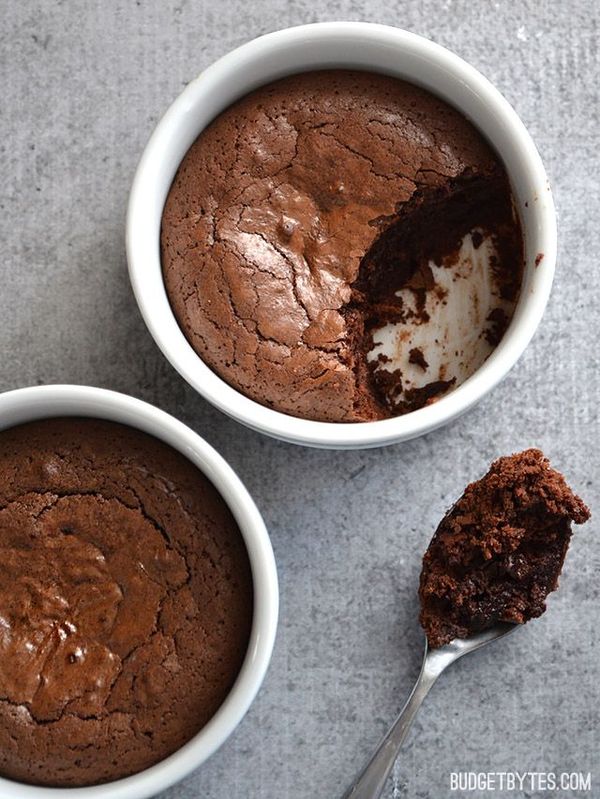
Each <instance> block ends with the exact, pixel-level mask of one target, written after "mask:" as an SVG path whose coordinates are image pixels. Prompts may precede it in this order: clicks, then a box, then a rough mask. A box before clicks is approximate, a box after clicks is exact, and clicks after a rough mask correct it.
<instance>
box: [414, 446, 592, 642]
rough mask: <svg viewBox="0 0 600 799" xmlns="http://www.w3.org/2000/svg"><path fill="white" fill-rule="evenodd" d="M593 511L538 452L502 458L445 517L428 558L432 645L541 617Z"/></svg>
mask: <svg viewBox="0 0 600 799" xmlns="http://www.w3.org/2000/svg"><path fill="white" fill-rule="evenodd" d="M589 516H590V512H589V510H588V509H587V507H586V506H585V505H584V503H583V502H582V500H581V499H580V498H579V497H578V496H576V495H575V494H574V493H573V492H572V491H571V489H570V488H569V486H568V485H567V483H566V482H565V479H564V477H563V476H562V475H561V474H559V472H557V471H555V470H554V469H552V468H551V467H550V464H549V462H548V459H547V458H545V457H544V455H543V454H542V453H541V452H540V451H539V450H537V449H528V450H525V452H521V453H519V454H517V455H511V456H509V457H504V458H499V459H498V460H497V461H495V462H494V463H493V464H492V466H491V468H490V470H489V472H488V473H487V474H486V475H485V476H484V477H482V478H481V480H478V481H477V482H475V483H471V485H469V486H468V487H467V489H466V490H465V493H464V494H463V496H462V497H461V498H460V499H459V500H458V501H457V502H456V504H455V505H454V506H453V507H452V508H451V510H450V511H449V512H448V513H447V514H446V516H445V517H444V519H442V521H441V523H440V525H439V527H438V529H437V531H436V533H435V535H434V537H433V539H432V541H431V543H430V544H429V548H428V549H427V552H426V553H425V557H424V558H423V571H422V573H421V583H420V588H419V595H420V599H421V616H420V619H421V624H422V625H423V627H424V628H425V632H426V633H427V639H428V641H429V644H430V645H431V646H432V647H438V646H442V645H443V644H446V643H448V642H449V641H451V640H452V639H453V638H466V637H467V636H469V635H470V634H472V633H474V632H477V631H479V630H483V629H485V628H486V627H490V626H492V625H493V624H494V623H495V622H497V621H507V622H514V623H515V624H523V623H524V622H526V621H528V620H529V619H531V618H534V617H536V616H541V614H542V613H543V612H544V611H545V610H546V597H547V596H548V594H549V593H550V592H551V591H554V590H555V589H556V588H557V587H558V578H559V575H560V572H561V569H562V566H563V561H564V558H565V555H566V552H567V548H568V546H569V541H570V539H571V523H572V522H575V523H576V524H582V523H583V522H585V521H586V520H587V519H588V518H589Z"/></svg>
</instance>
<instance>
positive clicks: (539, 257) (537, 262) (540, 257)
mask: <svg viewBox="0 0 600 799" xmlns="http://www.w3.org/2000/svg"><path fill="white" fill-rule="evenodd" d="M543 260H544V253H543V252H538V254H537V255H536V256H535V265H536V266H539V265H540V264H541V263H542V261H543Z"/></svg>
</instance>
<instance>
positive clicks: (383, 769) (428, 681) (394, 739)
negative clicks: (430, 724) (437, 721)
mask: <svg viewBox="0 0 600 799" xmlns="http://www.w3.org/2000/svg"><path fill="white" fill-rule="evenodd" d="M424 666H425V662H424ZM438 674H439V673H435V672H432V671H429V670H427V669H426V668H425V667H424V668H423V669H422V670H421V674H420V675H419V679H418V680H417V682H416V684H415V687H414V688H413V690H412V693H411V695H410V696H409V697H408V701H407V702H406V704H405V705H404V707H403V708H402V710H401V711H400V714H399V716H398V718H397V719H396V721H395V722H394V724H393V725H392V727H391V729H390V730H389V732H388V733H387V735H385V737H384V738H383V739H382V740H381V741H380V743H379V745H378V747H377V749H376V750H375V752H374V754H373V757H372V758H371V759H370V761H369V762H368V763H367V765H366V766H365V768H364V769H363V771H362V772H361V773H360V774H359V776H358V777H357V778H356V779H355V781H354V783H353V784H352V786H351V788H350V789H349V790H348V791H347V792H346V793H345V794H344V797H343V799H378V797H380V796H381V793H382V791H383V788H384V786H385V783H386V782H387V778H388V777H389V774H390V771H391V770H392V767H393V765H394V763H395V762H396V758H397V757H398V753H399V751H400V747H401V746H402V744H403V743H404V739H405V738H406V736H407V734H408V730H409V728H410V725H411V724H412V721H413V719H414V717H415V716H416V715H417V710H418V709H419V708H420V707H421V703H422V702H423V700H424V699H425V697H426V696H427V694H428V693H429V690H430V688H431V686H432V685H433V684H434V682H435V681H436V679H437V677H438Z"/></svg>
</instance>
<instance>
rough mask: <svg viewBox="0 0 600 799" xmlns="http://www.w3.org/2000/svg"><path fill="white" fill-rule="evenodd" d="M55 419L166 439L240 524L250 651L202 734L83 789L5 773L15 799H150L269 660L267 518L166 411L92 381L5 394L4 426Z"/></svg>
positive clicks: (200, 757) (249, 691)
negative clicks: (249, 596)
mask: <svg viewBox="0 0 600 799" xmlns="http://www.w3.org/2000/svg"><path fill="white" fill-rule="evenodd" d="M56 416H86V417H93V418H98V419H108V420H110V421H113V422H120V423H121V424H125V425H129V426H130V427H135V428H137V429H138V430H142V431H143V432H145V433H148V434H150V435H152V436H154V437H155V438H158V439H160V440H161V441H164V442H165V443H166V444H169V445H170V446H171V447H173V448H174V449H176V450H178V451H179V452H181V454H182V455H184V456H185V457H186V458H187V459H188V460H190V461H191V462H192V463H193V464H195V466H197V467H198V469H200V471H201V472H203V474H205V475H206V477H208V479H209V480H210V481H211V482H212V483H213V485H214V486H215V488H216V489H217V490H218V491H219V493H220V494H221V496H222V497H223V499H224V500H225V502H226V503H227V505H228V506H229V509H230V510H231V512H232V514H233V516H234V517H235V520H236V522H237V523H238V526H239V528H240V531H241V533H242V536H243V538H244V543H245V544H246V548H247V550H248V557H249V559H250V566H251V568H252V579H253V583H254V614H253V620H252V630H251V633H250V642H249V644H248V651H247V654H246V658H245V660H244V663H243V664H242V668H241V671H240V673H239V675H238V678H237V680H236V681H235V684H234V685H233V688H232V689H231V691H230V692H229V695H228V696H227V698H226V699H225V701H224V703H223V704H222V705H221V707H220V708H219V710H218V711H217V712H216V714H215V715H214V716H213V717H212V719H211V720H210V721H209V722H208V724H206V725H205V726H204V727H203V728H202V729H201V730H200V732H199V733H198V734H197V735H195V736H194V737H193V738H192V739H191V740H190V741H188V743H186V744H185V745H184V746H182V747H181V749H178V750H177V751H176V752H175V753H174V754H172V755H170V757H167V758H166V759H165V760H162V761H160V762H159V763H157V764H156V765H154V766H152V767H151V768H148V769H145V770H144V771H141V772H139V773H138V774H133V775H132V776H131V777H126V778H124V779H121V780H116V781H114V782H109V783H105V784H103V785H92V786H89V787H85V788H47V787H41V786H36V785H25V784H23V783H17V782H13V781H12V780H6V779H2V778H0V797H7V799H8V797H10V799H146V797H149V796H154V795H155V794H157V793H160V792H161V791H163V790H165V789H166V788H168V787H169V786H171V785H173V784H174V783H176V782H178V781H179V780H182V779H183V778H184V777H186V776H187V775H188V774H189V773H190V772H191V771H193V770H194V769H195V768H197V767H198V766H200V765H201V764H202V763H203V762H204V761H205V760H206V759H207V758H208V757H210V755H212V754H213V752H215V751H216V750H217V749H218V748H219V747H220V746H221V745H222V744H223V743H224V742H225V740H226V739H227V738H228V737H229V736H230V735H231V733H232V732H233V731H234V730H235V728H236V727H237V726H238V724H239V723H240V721H241V720H242V718H243V717H244V715H245V714H246V711H247V710H248V708H249V707H250V704H251V703H252V701H253V699H254V697H255V696H256V694H257V692H258V689H259V688H260V686H261V684H262V681H263V679H264V676H265V673H266V671H267V666H268V665H269V661H270V659H271V653H272V651H273V644H274V642H275V631H276V628H277V614H278V607H279V593H278V585H277V571H276V568H275V559H274V557H273V549H272V547H271V542H270V540H269V535H268V533H267V530H266V527H265V525H264V522H263V520H262V517H261V515H260V513H259V511H258V509H257V507H256V505H255V504H254V502H253V501H252V498H251V497H250V495H249V494H248V492H247V490H246V489H245V488H244V486H243V484H242V482H241V481H240V479H239V477H237V475H236V474H235V472H234V471H233V469H232V468H231V467H230V466H229V465H228V464H227V463H226V461H225V460H224V459H223V458H222V457H221V456H220V455H219V454H218V453H217V452H216V451H215V450H214V449H213V448H212V447H211V446H210V445H209V444H207V442H206V441H204V439H202V438H200V436H198V435H197V434H196V433H194V432H193V431H192V430H190V428H189V427H186V425H184V424H183V423H182V422H179V421H177V419H174V418H173V417H172V416H169V414H167V413H165V412H164V411H161V410H159V409H158V408H155V407H154V406H153V405H149V404H148V403H146V402H142V401H141V400H137V399H134V398H133V397H129V396H127V395H125V394H118V393H117V392H114V391H106V390H105V389H100V388H91V387H88V386H34V387H31V388H22V389H17V390H15V391H7V392H6V393H4V394H0V430H4V429H6V428H8V427H14V426H15V425H18V424H23V423H24V422H30V421H33V420H36V419H45V418H49V417H56Z"/></svg>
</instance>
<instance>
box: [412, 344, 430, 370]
mask: <svg viewBox="0 0 600 799" xmlns="http://www.w3.org/2000/svg"><path fill="white" fill-rule="evenodd" d="M408 362H409V363H414V364H415V366H420V367H421V369H422V370H423V371H424V372H426V371H427V369H428V367H429V364H428V363H427V361H426V360H425V356H424V355H423V350H422V349H421V348H420V347H413V348H412V350H411V351H410V352H409V354H408Z"/></svg>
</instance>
